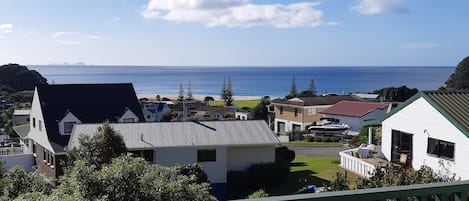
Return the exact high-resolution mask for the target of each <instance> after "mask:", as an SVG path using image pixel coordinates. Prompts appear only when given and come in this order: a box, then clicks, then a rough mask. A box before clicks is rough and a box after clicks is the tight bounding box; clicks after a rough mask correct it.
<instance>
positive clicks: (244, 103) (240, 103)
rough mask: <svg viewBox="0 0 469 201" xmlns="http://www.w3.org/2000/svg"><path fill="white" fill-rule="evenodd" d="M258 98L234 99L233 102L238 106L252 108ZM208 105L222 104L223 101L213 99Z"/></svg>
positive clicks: (257, 101) (257, 102)
mask: <svg viewBox="0 0 469 201" xmlns="http://www.w3.org/2000/svg"><path fill="white" fill-rule="evenodd" d="M259 102H260V100H243V101H234V102H233V104H234V105H236V106H237V107H238V108H243V107H248V108H254V107H256V105H257V104H259ZM209 105H210V106H223V101H213V102H210V104H209Z"/></svg>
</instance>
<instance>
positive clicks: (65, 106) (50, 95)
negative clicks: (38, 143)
mask: <svg viewBox="0 0 469 201" xmlns="http://www.w3.org/2000/svg"><path fill="white" fill-rule="evenodd" d="M37 92H38V95H39V100H40V102H41V109H42V113H43V114H42V115H43V117H44V124H45V127H46V130H47V134H48V138H49V141H51V144H55V145H56V146H53V147H54V150H60V149H61V148H60V146H62V147H63V146H65V145H67V143H68V140H69V136H68V135H65V136H64V135H60V134H59V130H58V122H59V121H60V120H62V118H63V117H64V116H65V115H66V114H67V113H68V112H71V113H72V114H74V115H75V116H76V117H77V118H78V119H80V121H81V122H82V123H102V122H103V121H104V120H106V119H107V120H109V121H110V122H116V121H117V119H118V118H119V117H121V116H122V115H123V114H124V112H125V111H126V110H127V109H130V110H131V111H132V112H133V113H134V114H135V115H137V116H138V118H139V121H141V122H143V121H145V118H144V117H143V114H142V110H141V109H140V105H139V103H138V99H137V96H136V94H135V91H134V88H133V86H132V84H130V83H122V84H66V85H44V86H37Z"/></svg>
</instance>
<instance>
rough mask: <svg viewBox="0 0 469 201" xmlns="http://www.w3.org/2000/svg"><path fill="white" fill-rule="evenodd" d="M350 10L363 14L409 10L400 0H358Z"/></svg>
mask: <svg viewBox="0 0 469 201" xmlns="http://www.w3.org/2000/svg"><path fill="white" fill-rule="evenodd" d="M350 10H352V11H355V12H357V13H360V14H363V15H376V14H382V13H407V12H409V9H408V8H406V7H404V5H403V4H402V1H401V0H359V1H358V2H357V3H356V4H355V5H353V6H352V7H351V8H350Z"/></svg>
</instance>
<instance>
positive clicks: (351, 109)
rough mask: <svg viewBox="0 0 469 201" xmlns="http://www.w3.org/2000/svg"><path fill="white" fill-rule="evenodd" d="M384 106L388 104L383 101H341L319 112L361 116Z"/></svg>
mask: <svg viewBox="0 0 469 201" xmlns="http://www.w3.org/2000/svg"><path fill="white" fill-rule="evenodd" d="M386 107H388V104H385V103H370V102H356V101H341V102H339V103H337V104H335V105H333V106H331V107H330V108H327V109H326V110H324V111H322V112H321V113H322V114H333V115H340V116H349V117H363V116H365V115H366V114H368V113H370V112H373V111H374V110H376V109H384V108H386Z"/></svg>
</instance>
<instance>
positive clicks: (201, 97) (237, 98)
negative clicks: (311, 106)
mask: <svg viewBox="0 0 469 201" xmlns="http://www.w3.org/2000/svg"><path fill="white" fill-rule="evenodd" d="M159 95H160V97H161V98H163V97H166V98H169V99H171V100H176V99H177V95H174V94H159ZM206 96H211V97H213V99H215V101H221V100H222V99H221V98H220V96H219V95H200V94H197V95H193V97H194V99H196V100H200V101H203V100H204V98H205V97H206ZM137 98H138V99H141V98H147V99H149V100H155V98H156V94H139V93H138V94H137ZM271 98H275V97H271ZM261 99H262V96H233V100H235V101H250V100H261Z"/></svg>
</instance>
